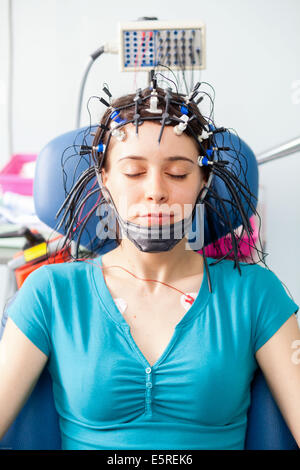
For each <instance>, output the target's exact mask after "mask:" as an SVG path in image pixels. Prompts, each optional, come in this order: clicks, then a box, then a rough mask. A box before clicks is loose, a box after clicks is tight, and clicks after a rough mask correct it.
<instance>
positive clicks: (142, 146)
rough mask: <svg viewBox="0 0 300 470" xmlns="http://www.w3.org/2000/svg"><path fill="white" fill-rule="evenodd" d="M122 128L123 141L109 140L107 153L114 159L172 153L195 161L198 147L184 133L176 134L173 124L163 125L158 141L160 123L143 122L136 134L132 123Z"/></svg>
mask: <svg viewBox="0 0 300 470" xmlns="http://www.w3.org/2000/svg"><path fill="white" fill-rule="evenodd" d="M122 130H124V131H125V133H126V138H125V139H124V140H123V141H121V142H120V141H117V140H115V139H114V138H113V137H112V139H111V140H110V144H109V148H108V153H109V157H110V159H113V160H114V161H117V160H119V159H120V158H122V157H124V156H126V155H131V154H134V155H138V156H142V157H145V158H147V159H150V160H153V159H155V158H163V157H169V156H172V155H182V156H187V157H190V158H192V159H193V160H195V161H196V159H197V156H198V149H197V145H196V143H195V142H194V140H193V138H192V137H189V136H188V135H186V134H185V133H183V134H182V135H181V136H178V135H176V134H175V133H174V127H173V126H165V128H164V131H163V135H162V138H161V141H160V143H158V138H159V134H160V131H161V124H157V123H153V122H144V123H143V124H142V125H140V126H139V128H138V135H136V128H135V126H134V125H133V124H132V123H129V124H127V125H125V126H124V127H123V128H122Z"/></svg>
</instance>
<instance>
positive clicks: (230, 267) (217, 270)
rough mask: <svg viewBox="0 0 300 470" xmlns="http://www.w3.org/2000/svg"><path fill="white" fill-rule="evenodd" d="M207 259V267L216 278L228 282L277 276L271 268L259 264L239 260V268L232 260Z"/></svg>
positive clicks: (265, 279) (268, 280)
mask: <svg viewBox="0 0 300 470" xmlns="http://www.w3.org/2000/svg"><path fill="white" fill-rule="evenodd" d="M207 261H208V267H209V269H211V270H213V271H214V274H215V276H216V277H217V278H223V280H228V281H230V282H238V283H242V284H245V283H249V282H250V283H253V282H254V283H257V282H264V281H266V282H270V281H271V280H273V279H274V278H277V276H276V275H275V274H274V273H273V272H272V271H271V270H269V269H268V268H266V267H265V266H262V265H260V264H250V263H245V262H239V268H240V270H239V268H238V266H237V264H236V263H235V261H234V260H229V259H224V260H221V261H219V260H217V259H214V258H207ZM277 279H278V278H277Z"/></svg>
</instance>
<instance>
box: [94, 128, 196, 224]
mask: <svg viewBox="0 0 300 470" xmlns="http://www.w3.org/2000/svg"><path fill="white" fill-rule="evenodd" d="M122 130H123V131H125V133H126V138H125V139H124V140H123V141H121V142H120V141H117V140H116V139H115V138H114V137H112V139H111V141H110V146H109V149H108V152H107V158H108V162H107V163H108V170H105V169H102V181H103V183H104V185H105V186H106V187H107V189H108V190H109V191H110V194H111V196H112V198H113V201H114V203H115V205H116V208H117V210H118V212H119V214H120V215H121V217H122V218H123V219H125V220H127V221H130V222H133V223H136V224H139V225H146V226H147V225H148V226H149V225H151V226H153V225H156V226H157V225H159V224H163V225H165V224H167V223H174V222H177V221H179V220H182V219H183V218H186V217H187V216H189V215H190V214H191V212H192V210H193V207H194V205H195V201H196V198H197V196H198V194H199V192H200V190H201V188H202V187H203V186H204V184H205V180H204V178H203V176H202V173H201V169H200V167H199V166H198V164H197V157H198V155H199V152H198V150H197V146H196V143H195V142H194V140H193V139H192V138H191V137H189V136H187V135H186V134H184V133H183V134H182V135H181V136H177V135H176V134H175V133H174V130H173V127H172V126H166V127H165V128H164V132H163V136H162V139H161V142H160V144H158V137H159V133H160V130H161V125H160V124H159V125H158V124H156V123H153V122H144V123H143V124H142V125H141V126H139V133H138V136H136V134H135V126H134V125H133V124H131V123H130V124H127V125H126V126H124V127H123V128H122Z"/></svg>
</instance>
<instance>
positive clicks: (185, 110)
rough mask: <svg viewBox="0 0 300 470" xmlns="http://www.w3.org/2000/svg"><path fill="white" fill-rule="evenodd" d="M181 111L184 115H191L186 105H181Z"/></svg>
mask: <svg viewBox="0 0 300 470" xmlns="http://www.w3.org/2000/svg"><path fill="white" fill-rule="evenodd" d="M180 111H181V112H182V114H189V110H188V108H187V107H186V106H184V105H181V107H180Z"/></svg>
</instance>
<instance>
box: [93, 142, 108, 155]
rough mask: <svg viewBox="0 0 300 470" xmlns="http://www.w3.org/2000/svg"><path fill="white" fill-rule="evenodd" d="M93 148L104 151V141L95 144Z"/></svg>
mask: <svg viewBox="0 0 300 470" xmlns="http://www.w3.org/2000/svg"><path fill="white" fill-rule="evenodd" d="M93 149H94V150H96V152H99V153H101V152H104V150H105V145H104V144H103V143H102V142H99V144H98V145H96V146H94V147H93Z"/></svg>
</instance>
